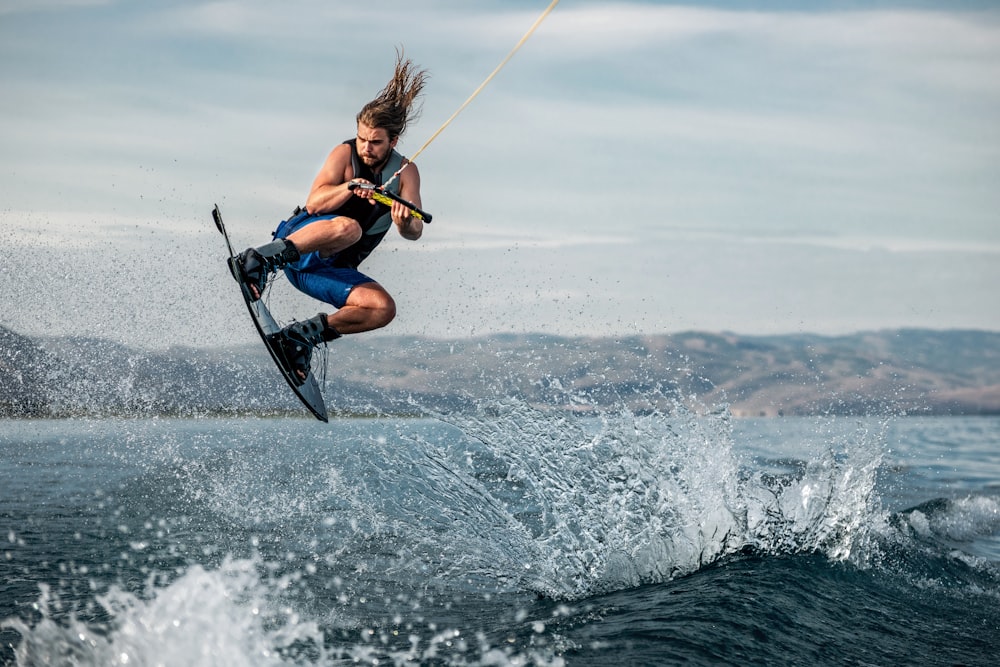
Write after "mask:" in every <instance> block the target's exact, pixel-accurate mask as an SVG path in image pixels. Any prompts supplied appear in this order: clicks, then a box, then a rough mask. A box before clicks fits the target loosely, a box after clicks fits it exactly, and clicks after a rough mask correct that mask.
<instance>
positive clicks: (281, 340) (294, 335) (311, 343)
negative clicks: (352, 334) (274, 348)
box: [274, 313, 340, 384]
mask: <svg viewBox="0 0 1000 667" xmlns="http://www.w3.org/2000/svg"><path fill="white" fill-rule="evenodd" d="M274 338H275V339H276V341H275V342H276V343H277V345H278V349H279V350H281V354H282V356H283V357H284V360H285V364H284V365H285V369H286V370H288V372H289V373H290V374H291V376H292V378H293V379H294V380H295V383H296V384H302V383H303V382H305V381H306V378H307V377H308V376H309V372H310V370H311V367H310V363H311V362H312V351H313V348H315V347H316V346H317V345H319V344H320V343H325V342H327V341H331V340H334V339H337V338H340V333H338V332H337V330H336V329H334V328H333V327H331V326H330V325H329V324H327V322H326V313H319V314H318V315H316V317H310V318H309V319H308V320H305V321H303V322H292V323H291V324H289V325H288V326H287V327H285V328H284V329H282V330H281V331H279V332H278V333H276V334H274Z"/></svg>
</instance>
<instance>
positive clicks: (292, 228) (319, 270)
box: [274, 211, 375, 308]
mask: <svg viewBox="0 0 1000 667" xmlns="http://www.w3.org/2000/svg"><path fill="white" fill-rule="evenodd" d="M336 217H337V216H336V215H309V214H308V213H307V212H306V211H302V212H301V213H298V214H296V215H293V216H292V217H290V218H289V219H288V220H285V221H283V222H282V223H281V224H280V225H278V228H277V229H276V230H274V238H276V239H283V238H286V237H287V236H289V235H290V234H292V233H294V232H296V231H298V230H299V229H302V228H303V227H305V226H306V225H309V224H312V223H314V222H316V221H318V220H332V219H333V218H336ZM336 258H337V256H336V255H331V256H329V257H320V255H319V253H318V252H309V253H306V254H304V255H302V256H301V257H300V258H299V260H298V261H297V262H293V263H291V264H289V265H288V266H286V267H285V276H287V277H288V282H290V283H291V284H292V285H294V286H295V287H296V288H297V289H298V290H299V291H300V292H304V293H305V294H308V295H309V296H311V297H313V298H314V299H319V300H320V301H323V302H326V303H329V304H332V305H334V306H336V307H337V308H343V307H344V305H345V304H346V303H347V297H348V296H350V294H351V290H352V289H354V288H355V287H357V286H358V285H363V284H364V283H373V282H375V281H374V280H373V279H372V278H369V277H368V276H366V275H365V274H363V273H361V272H360V271H358V270H357V269H351V268H344V267H337V266H334V261H335V260H336Z"/></svg>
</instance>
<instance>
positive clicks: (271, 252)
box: [229, 239, 299, 301]
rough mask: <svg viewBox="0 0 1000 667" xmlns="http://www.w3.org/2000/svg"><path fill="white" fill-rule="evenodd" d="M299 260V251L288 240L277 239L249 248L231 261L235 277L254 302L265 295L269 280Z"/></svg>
mask: <svg viewBox="0 0 1000 667" xmlns="http://www.w3.org/2000/svg"><path fill="white" fill-rule="evenodd" d="M298 259H299V250H298V248H296V247H295V245H294V244H293V243H292V242H291V241H289V240H287V239H277V240H275V241H271V242H270V243H268V244H266V245H262V246H261V247H259V248H247V249H246V250H244V251H243V252H241V253H240V254H239V256H237V257H234V258H232V259H230V261H229V265H230V268H231V269H232V271H233V275H234V276H236V279H237V280H239V281H240V282H241V283H243V284H245V285H246V286H247V288H248V289H249V290H250V294H251V295H252V296H253V299H254V301H256V300H257V299H259V298H260V297H261V296H263V294H264V288H265V287H266V286H267V279H268V278H269V277H270V276H271V274H272V273H274V272H275V271H280V270H281V269H283V268H285V267H286V266H287V265H289V264H291V263H292V262H296V261H298Z"/></svg>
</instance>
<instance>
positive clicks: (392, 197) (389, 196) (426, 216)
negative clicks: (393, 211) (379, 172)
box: [347, 183, 434, 224]
mask: <svg viewBox="0 0 1000 667" xmlns="http://www.w3.org/2000/svg"><path fill="white" fill-rule="evenodd" d="M347 189H348V190H350V191H351V192H354V191H355V190H371V193H372V199H374V200H375V201H377V202H378V203H380V204H385V205H386V206H392V202H394V201H398V202H399V203H400V204H402V205H403V206H406V207H407V208H409V209H410V210H411V211H413V215H414V217H416V218H420V219H421V220H423V221H424V222H426V223H427V224H430V222H431V218H433V217H434V216H432V215H431V214H430V213H427V212H426V211H421V210H420V209H419V208H417V207H416V206H414V205H413V204H411V203H410V202H408V201H406V200H405V199H403V198H402V197H400V196H399V195H397V194H393V193H392V192H388V191H386V190H382V189H380V188H378V187H376V186H374V185H372V184H371V183H348V184H347Z"/></svg>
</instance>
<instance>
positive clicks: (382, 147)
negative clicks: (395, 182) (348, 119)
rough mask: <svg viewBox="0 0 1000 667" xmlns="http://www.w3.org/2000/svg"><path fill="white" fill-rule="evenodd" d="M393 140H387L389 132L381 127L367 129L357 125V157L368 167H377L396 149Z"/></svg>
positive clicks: (364, 126)
mask: <svg viewBox="0 0 1000 667" xmlns="http://www.w3.org/2000/svg"><path fill="white" fill-rule="evenodd" d="M397 140H399V137H396V138H395V139H389V132H388V131H387V130H385V128H381V127H369V126H368V125H365V124H364V123H358V142H357V144H358V156H359V157H360V158H361V161H362V162H364V163H365V164H366V165H368V166H369V167H379V166H381V165H382V163H383V162H385V159H386V158H387V157H388V156H389V151H391V150H392V149H393V148H395V147H396V141H397Z"/></svg>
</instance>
